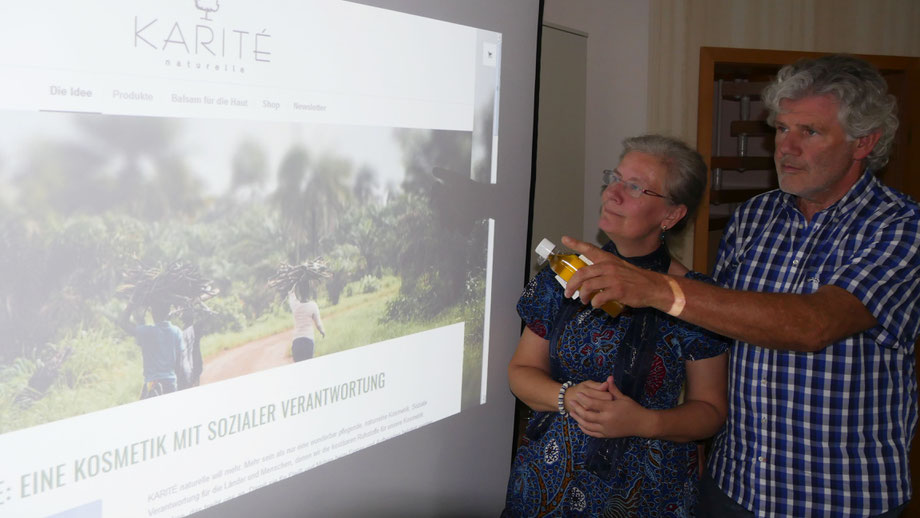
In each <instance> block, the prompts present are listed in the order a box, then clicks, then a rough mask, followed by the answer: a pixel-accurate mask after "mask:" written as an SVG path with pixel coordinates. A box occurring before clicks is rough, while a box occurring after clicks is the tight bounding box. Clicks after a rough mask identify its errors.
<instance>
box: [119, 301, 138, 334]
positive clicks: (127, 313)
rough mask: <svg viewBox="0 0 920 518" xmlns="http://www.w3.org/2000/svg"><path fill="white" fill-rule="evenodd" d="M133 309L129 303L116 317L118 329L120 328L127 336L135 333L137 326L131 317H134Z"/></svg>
mask: <svg viewBox="0 0 920 518" xmlns="http://www.w3.org/2000/svg"><path fill="white" fill-rule="evenodd" d="M134 310H135V307H134V305H133V304H131V303H130V302H129V303H128V305H127V306H125V309H124V311H122V312H121V315H119V316H118V320H117V321H116V323H117V324H118V327H120V328H122V329H123V330H124V331H125V332H126V333H128V334H129V335H133V334H134V333H135V332H136V331H137V324H135V323H134V321H133V319H132V317H133V315H134Z"/></svg>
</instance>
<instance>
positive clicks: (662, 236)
mask: <svg viewBox="0 0 920 518" xmlns="http://www.w3.org/2000/svg"><path fill="white" fill-rule="evenodd" d="M667 231H668V227H667V225H661V240H662V241H664V234H665V232H667Z"/></svg>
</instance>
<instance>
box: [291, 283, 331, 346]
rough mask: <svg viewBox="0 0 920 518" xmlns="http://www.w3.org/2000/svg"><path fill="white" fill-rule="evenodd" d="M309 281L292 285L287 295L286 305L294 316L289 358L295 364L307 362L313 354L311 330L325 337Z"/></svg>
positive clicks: (313, 343)
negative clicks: (292, 339) (292, 359)
mask: <svg viewBox="0 0 920 518" xmlns="http://www.w3.org/2000/svg"><path fill="white" fill-rule="evenodd" d="M313 291H314V290H313V288H312V286H310V281H308V280H306V279H304V280H301V281H300V282H298V283H297V284H295V285H294V287H293V288H292V289H291V291H290V293H288V305H289V306H291V313H292V314H293V315H294V341H293V343H292V344H291V356H292V357H293V358H294V361H295V362H299V361H303V360H309V359H310V358H312V357H313V352H314V345H315V340H314V333H313V329H314V328H316V330H317V331H319V332H320V334H321V335H323V338H325V337H326V330H325V329H323V320H322V318H321V317H320V315H319V305H318V304H317V303H316V301H315V300H313V299H314V298H315V295H314V293H313Z"/></svg>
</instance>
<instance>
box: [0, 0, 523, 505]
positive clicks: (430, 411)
mask: <svg viewBox="0 0 920 518" xmlns="http://www.w3.org/2000/svg"><path fill="white" fill-rule="evenodd" d="M539 18H540V4H539V2H535V1H528V0H502V1H500V2H495V1H491V0H475V1H463V2H455V1H426V0H367V1H362V2H350V1H342V0H298V1H295V0H272V1H267V2H259V3H254V2H244V1H242V0H169V1H163V0H118V1H116V0H100V1H96V2H90V3H87V2H66V1H63V0H52V1H46V2H41V3H33V2H18V3H12V2H5V3H4V7H3V16H2V17H0V77H3V79H4V80H3V81H0V336H2V337H3V343H2V344H0V457H2V459H3V461H2V463H0V516H17V517H31V516H35V517H46V516H55V517H126V516H148V517H174V516H188V515H191V514H196V515H199V516H215V517H216V516H252V515H258V514H262V515H265V516H272V517H282V516H357V515H363V514H372V515H374V516H495V515H497V514H498V512H499V511H500V509H501V505H502V498H503V495H504V490H505V482H506V477H507V472H508V465H509V463H510V456H511V447H512V422H513V413H514V411H513V397H512V396H511V394H510V392H509V391H508V388H507V375H506V371H505V369H506V366H507V362H508V360H509V358H510V356H511V353H512V351H513V348H514V346H515V344H516V342H517V336H518V335H519V332H520V323H519V319H518V317H517V315H516V313H515V311H514V303H515V300H516V298H517V296H518V294H519V291H520V289H521V286H522V284H523V282H524V280H525V277H526V272H525V268H524V264H525V258H526V254H527V253H528V251H527V228H528V210H529V203H530V184H531V170H532V154H533V122H534V121H533V110H534V83H535V68H536V58H537V39H538V32H539V30H538V27H539Z"/></svg>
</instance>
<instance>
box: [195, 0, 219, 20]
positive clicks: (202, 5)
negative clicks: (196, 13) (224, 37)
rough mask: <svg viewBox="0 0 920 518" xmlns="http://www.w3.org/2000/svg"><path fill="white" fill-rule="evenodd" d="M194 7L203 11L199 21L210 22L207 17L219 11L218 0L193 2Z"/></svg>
mask: <svg viewBox="0 0 920 518" xmlns="http://www.w3.org/2000/svg"><path fill="white" fill-rule="evenodd" d="M195 7H197V8H198V9H201V10H202V11H204V16H202V17H201V19H202V20H207V21H209V22H210V21H211V19H210V18H208V15H209V14H211V13H214V12H217V10H218V9H220V3H219V0H195Z"/></svg>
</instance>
